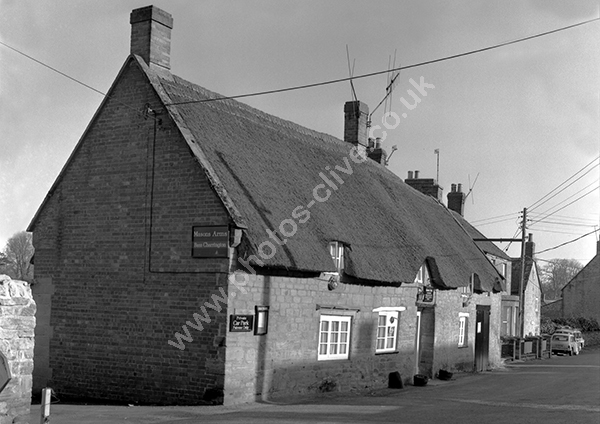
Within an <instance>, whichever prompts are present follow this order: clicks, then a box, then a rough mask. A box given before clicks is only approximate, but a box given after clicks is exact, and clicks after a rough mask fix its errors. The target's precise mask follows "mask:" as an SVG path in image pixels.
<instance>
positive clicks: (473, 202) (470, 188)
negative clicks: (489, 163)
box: [463, 172, 480, 205]
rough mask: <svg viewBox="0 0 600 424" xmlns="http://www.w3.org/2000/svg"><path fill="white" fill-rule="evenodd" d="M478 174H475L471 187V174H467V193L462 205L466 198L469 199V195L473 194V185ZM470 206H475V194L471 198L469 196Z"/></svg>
mask: <svg viewBox="0 0 600 424" xmlns="http://www.w3.org/2000/svg"><path fill="white" fill-rule="evenodd" d="M479 174H480V173H479V172H478V173H477V176H475V181H473V185H471V174H469V191H468V192H467V194H466V196H465V198H464V200H463V203H464V202H465V201H466V200H467V197H469V195H470V194H471V193H473V188H475V184H476V183H477V179H478V178H479ZM471 204H473V205H474V204H475V194H473V196H471Z"/></svg>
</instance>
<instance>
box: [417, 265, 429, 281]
mask: <svg viewBox="0 0 600 424" xmlns="http://www.w3.org/2000/svg"><path fill="white" fill-rule="evenodd" d="M415 284H419V285H422V286H429V285H430V280H429V272H428V271H427V267H426V266H425V264H423V265H421V268H419V271H418V272H417V276H416V277H415Z"/></svg>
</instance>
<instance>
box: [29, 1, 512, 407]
mask: <svg viewBox="0 0 600 424" xmlns="http://www.w3.org/2000/svg"><path fill="white" fill-rule="evenodd" d="M131 24H132V33H131V55H130V56H129V57H128V58H127V59H126V61H125V63H124V65H123V67H122V69H121V71H120V72H119V74H118V76H117V77H116V80H115V81H114V83H113V85H112V87H111V89H110V91H109V93H108V95H107V97H106V98H105V100H104V101H103V103H102V104H101V105H100V108H99V109H98V111H97V113H96V114H95V116H94V117H93V119H92V121H91V122H90V124H89V126H88V127H87V129H86V130H85V133H84V134H83V136H82V138H81V140H80V141H79V143H78V144H77V146H76V148H75V150H74V151H73V153H72V155H71V157H70V158H69V160H68V162H67V164H66V165H65V166H64V168H63V170H62V171H61V173H60V175H59V176H58V178H57V180H56V181H55V183H54V184H53V186H52V188H51V189H50V191H49V193H48V195H47V197H46V198H45V200H44V202H43V204H42V205H41V206H40V208H39V210H38V212H37V214H36V216H35V217H34V219H33V220H32V222H31V224H30V226H29V229H28V230H29V231H33V233H34V238H33V241H34V245H35V248H36V267H35V273H36V276H35V278H36V284H35V285H34V296H38V299H39V302H41V303H42V306H40V308H41V309H40V310H43V311H45V312H44V313H43V314H42V315H40V316H39V317H38V319H39V322H40V325H39V327H38V331H39V332H40V334H39V338H38V339H37V340H39V344H38V343H37V342H36V354H35V355H36V357H35V369H34V385H36V386H37V387H42V386H44V385H46V384H49V385H50V386H51V387H52V388H53V389H54V390H56V391H57V392H58V393H59V395H61V394H62V395H64V396H69V395H70V396H83V397H88V398H97V399H105V400H121V401H123V400H126V401H128V402H140V403H160V404H169V403H178V404H201V403H203V402H225V403H228V404H231V403H236V402H246V401H252V400H256V399H269V398H272V397H276V396H279V395H290V394H295V393H308V392H318V391H326V390H333V389H335V390H343V391H347V390H352V389H364V388H374V387H384V386H386V385H387V384H388V378H389V375H390V373H394V372H395V371H398V372H399V373H400V375H401V377H402V379H403V380H404V381H405V382H408V381H410V380H411V379H412V376H413V375H414V374H416V373H421V374H428V375H429V376H434V375H435V374H436V372H437V371H438V370H439V369H441V368H448V369H451V370H452V369H454V370H456V369H463V370H469V371H470V370H473V369H475V370H485V369H487V368H488V367H489V366H491V365H494V364H497V363H499V362H500V334H499V328H500V317H501V310H500V307H501V295H500V292H501V291H502V282H501V280H502V277H501V276H500V274H499V273H498V271H497V270H496V268H495V267H494V266H493V265H492V264H491V263H490V261H489V260H488V259H487V258H486V256H485V254H484V253H482V251H481V250H480V249H478V248H477V246H476V245H475V244H474V243H473V241H472V240H471V237H469V235H468V234H467V233H466V232H465V230H464V229H463V228H462V227H461V226H460V225H459V224H458V223H457V221H456V219H455V217H454V216H453V214H452V212H451V211H450V210H448V209H447V208H446V207H445V206H443V205H441V204H440V203H439V202H438V201H436V200H435V199H433V198H431V197H429V196H425V195H423V194H421V193H419V192H417V191H415V190H413V189H412V188H411V187H409V186H408V185H407V184H405V183H404V182H403V181H402V180H401V179H400V178H398V177H397V176H396V175H394V174H393V173H392V172H390V171H389V170H388V169H387V168H386V167H385V166H384V163H385V152H384V151H383V149H381V147H380V146H374V145H371V146H369V140H368V139H367V116H368V108H367V106H366V105H365V104H364V103H361V102H359V101H354V102H348V103H346V105H345V106H344V119H345V130H344V140H343V141H342V140H338V139H336V138H334V137H332V136H329V135H326V134H322V133H318V132H316V131H312V130H310V129H307V128H304V127H301V126H299V125H296V124H294V123H292V122H289V121H284V120H282V119H279V118H277V117H274V116H272V115H268V114H266V113H263V112H261V111H259V110H256V109H254V108H251V107H249V106H246V105H244V104H242V103H239V102H237V101H233V100H219V97H220V96H219V95H217V94H215V93H212V92H210V91H208V90H206V89H204V88H202V87H200V86H198V85H196V84H193V83H190V82H188V81H185V80H183V79H181V78H179V77H177V76H175V75H173V74H172V73H171V71H170V34H171V28H172V26H173V20H172V17H171V16H170V15H169V14H168V13H166V12H164V11H162V10H160V9H157V8H156V7H153V6H149V7H145V8H141V9H136V10H134V11H133V12H132V13H131ZM207 63H208V62H207ZM36 293H37V294H36Z"/></svg>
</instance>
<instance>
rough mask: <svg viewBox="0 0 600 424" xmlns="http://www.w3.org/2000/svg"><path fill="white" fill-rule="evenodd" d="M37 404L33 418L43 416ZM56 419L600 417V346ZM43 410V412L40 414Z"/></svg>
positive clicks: (61, 410) (72, 422) (73, 411)
mask: <svg viewBox="0 0 600 424" xmlns="http://www.w3.org/2000/svg"><path fill="white" fill-rule="evenodd" d="M34 408H35V407H33V408H32V412H33V413H32V420H31V421H30V422H31V423H35V422H38V421H37V420H39V418H37V414H36V413H35V412H34ZM52 411H53V412H52V419H51V422H55V423H62V424H99V423H111V424H121V423H134V424H138V423H140V424H141V423H145V424H147V423H157V424H159V423H160V424H167V423H172V424H175V423H176V424H196V423H232V424H236V423H240V424H241V423H244V424H252V423H260V424H271V423H273V424H274V423H277V424H296V423H311V424H319V423H328V424H333V423H336V424H337V423H340V424H341V423H344V424H346V423H405V424H411V423H444V424H445V423H448V424H453V423H457V424H458V423H460V424H465V423H486V424H487V423H490V424H493V423H503V424H505V423H519V424H520V423H539V424H554V423H556V424H565V423H576V424H585V423H592V424H598V423H600V349H598V348H595V349H586V350H584V351H583V352H582V353H581V354H580V355H579V356H573V357H569V356H559V357H556V356H553V357H552V359H545V360H535V361H528V362H521V363H515V364H513V365H510V366H508V367H507V368H506V369H504V370H497V371H493V372H487V373H482V374H467V375H460V376H458V377H457V378H455V379H453V380H452V381H447V382H442V381H438V380H434V381H432V382H430V384H428V385H427V386H425V387H413V386H409V387H406V388H405V389H399V390H392V389H385V390H379V391H375V392H373V393H370V394H368V395H364V394H363V395H357V394H343V393H333V394H325V395H322V396H319V397H313V398H303V399H294V400H287V401H286V402H277V403H267V404H253V405H245V406H239V407H223V406H220V407H219V406H217V407H168V408H166V407H130V408H127V407H110V406H82V405H60V404H59V405H53V407H52ZM34 417H35V418H34Z"/></svg>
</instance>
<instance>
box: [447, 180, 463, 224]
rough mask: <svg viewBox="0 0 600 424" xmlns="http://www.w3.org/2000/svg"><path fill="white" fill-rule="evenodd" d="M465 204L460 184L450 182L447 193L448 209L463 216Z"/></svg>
mask: <svg viewBox="0 0 600 424" xmlns="http://www.w3.org/2000/svg"><path fill="white" fill-rule="evenodd" d="M464 205H465V194H464V193H463V192H462V184H458V185H457V184H452V185H451V186H450V193H448V209H450V210H453V211H454V212H456V213H459V214H460V216H463V212H464Z"/></svg>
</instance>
